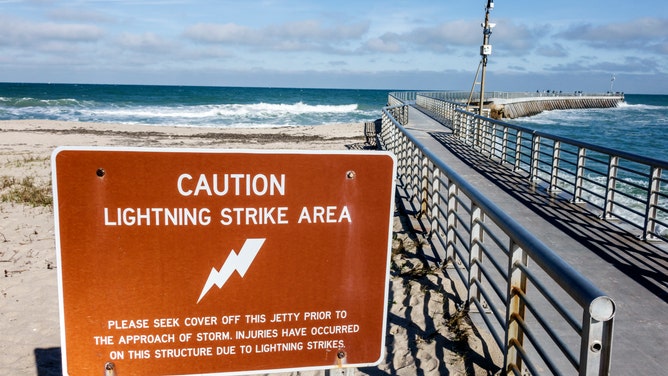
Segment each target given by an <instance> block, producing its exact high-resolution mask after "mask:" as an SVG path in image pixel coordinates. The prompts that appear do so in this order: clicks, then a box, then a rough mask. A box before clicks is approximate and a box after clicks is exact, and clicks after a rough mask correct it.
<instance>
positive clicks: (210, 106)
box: [0, 83, 388, 128]
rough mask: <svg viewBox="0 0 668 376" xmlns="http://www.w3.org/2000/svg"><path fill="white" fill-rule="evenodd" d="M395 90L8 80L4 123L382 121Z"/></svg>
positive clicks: (1, 112)
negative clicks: (382, 114) (16, 121)
mask: <svg viewBox="0 0 668 376" xmlns="http://www.w3.org/2000/svg"><path fill="white" fill-rule="evenodd" d="M387 94H388V91H387V90H354V89H351V90H339V89H290V88H242V87H206V86H145V85H77V84H27V83H26V84H24V83H0V120H18V119H48V120H64V121H82V122H104V123H123V124H143V125H155V126H165V125H167V126H181V127H223V128H230V127H244V128H247V127H281V126H300V125H323V124H334V123H359V122H364V121H373V120H375V119H378V118H380V117H381V109H382V107H383V106H384V105H385V104H386V103H387Z"/></svg>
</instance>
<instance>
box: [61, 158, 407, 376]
mask: <svg viewBox="0 0 668 376" xmlns="http://www.w3.org/2000/svg"><path fill="white" fill-rule="evenodd" d="M52 159H53V163H52V165H53V181H54V208H55V217H56V242H57V256H58V262H59V267H58V272H59V292H60V306H61V337H62V350H63V351H62V353H63V371H64V373H65V374H68V375H86V376H88V375H95V374H103V372H104V370H105V367H107V368H110V369H111V368H113V369H114V370H115V371H116V374H117V375H131V374H147V375H148V374H150V375H164V374H169V375H189V374H225V373H240V372H247V373H260V372H273V371H278V370H293V369H326V368H333V367H337V366H340V365H344V366H355V367H360V366H367V365H372V364H376V363H378V362H380V360H381V358H382V356H383V349H384V335H385V321H386V316H387V287H388V271H389V268H388V267H389V257H390V252H389V251H390V240H391V230H392V226H391V223H392V214H393V204H394V202H393V198H394V174H395V160H394V157H393V156H392V155H390V154H387V153H380V152H372V153H366V152H338V153H337V152H327V153H321V152H276V151H201V150H175V149H162V150H156V149H82V148H60V149H58V150H56V151H55V152H54V154H53V157H52Z"/></svg>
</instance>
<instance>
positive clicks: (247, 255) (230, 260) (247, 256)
mask: <svg viewBox="0 0 668 376" xmlns="http://www.w3.org/2000/svg"><path fill="white" fill-rule="evenodd" d="M264 241H265V239H246V242H245V243H244V245H243V246H242V247H241V251H239V254H238V255H237V253H236V252H234V250H232V251H231V252H230V255H229V256H227V260H225V263H223V266H222V267H221V268H220V271H218V270H216V268H211V273H209V278H207V280H206V283H205V284H204V288H203V289H202V293H201V294H200V295H199V299H197V303H199V302H200V300H202V298H203V297H204V295H206V293H207V292H209V290H210V289H211V288H212V287H213V285H216V286H218V288H221V287H223V285H224V284H225V282H227V280H228V279H229V278H230V276H232V273H234V271H235V270H236V271H237V273H239V275H240V276H241V277H242V278H243V276H244V274H246V271H247V270H248V268H249V267H250V265H251V263H253V260H254V259H255V256H257V253H258V252H259V251H260V247H262V244H264Z"/></svg>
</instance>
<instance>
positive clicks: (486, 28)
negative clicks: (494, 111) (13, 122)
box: [478, 0, 496, 116]
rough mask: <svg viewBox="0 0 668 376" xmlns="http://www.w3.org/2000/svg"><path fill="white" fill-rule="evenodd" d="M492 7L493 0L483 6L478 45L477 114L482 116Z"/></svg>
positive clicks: (489, 48) (490, 47) (490, 52)
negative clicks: (478, 103) (480, 63)
mask: <svg viewBox="0 0 668 376" xmlns="http://www.w3.org/2000/svg"><path fill="white" fill-rule="evenodd" d="M492 9H494V0H487V6H486V7H485V23H484V24H483V25H482V27H483V30H482V36H483V38H482V46H480V56H482V74H481V77H480V109H479V110H478V114H479V115H480V116H482V108H483V106H484V105H485V76H486V73H487V56H489V55H491V54H492V45H491V44H489V36H490V35H492V28H493V27H494V26H496V25H495V24H493V23H490V22H489V12H490V11H491V10H492Z"/></svg>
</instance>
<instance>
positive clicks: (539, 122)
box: [509, 94, 668, 161]
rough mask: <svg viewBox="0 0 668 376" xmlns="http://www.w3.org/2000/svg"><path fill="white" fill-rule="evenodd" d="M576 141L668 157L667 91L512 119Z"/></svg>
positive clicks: (656, 156)
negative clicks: (614, 104) (609, 105)
mask: <svg viewBox="0 0 668 376" xmlns="http://www.w3.org/2000/svg"><path fill="white" fill-rule="evenodd" d="M509 122H510V123H512V124H517V125H522V126H524V127H528V128H531V129H536V130H540V131H543V132H546V133H551V134H554V135H558V136H562V137H568V138H570V139H574V140H577V141H582V142H587V143H590V144H594V145H599V146H604V147H607V148H611V149H616V150H623V151H625V152H628V153H632V154H637V155H642V156H645V157H650V158H655V159H660V160H664V161H666V160H668V95H639V94H626V95H625V96H624V103H622V104H621V105H620V106H619V107H616V108H593V109H582V110H558V111H547V112H543V113H540V114H538V115H535V116H530V117H525V118H519V119H513V120H510V121H509Z"/></svg>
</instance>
